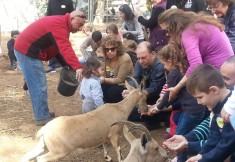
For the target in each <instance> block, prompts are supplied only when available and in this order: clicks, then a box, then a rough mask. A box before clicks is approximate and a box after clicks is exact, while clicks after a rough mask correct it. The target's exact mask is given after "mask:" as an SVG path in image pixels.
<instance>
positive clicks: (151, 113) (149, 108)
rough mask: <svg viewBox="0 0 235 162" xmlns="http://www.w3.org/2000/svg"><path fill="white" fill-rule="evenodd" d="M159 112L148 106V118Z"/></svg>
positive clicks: (154, 106) (152, 106) (154, 107)
mask: <svg viewBox="0 0 235 162" xmlns="http://www.w3.org/2000/svg"><path fill="white" fill-rule="evenodd" d="M159 112H160V110H158V109H156V105H148V116H153V115H154V114H157V113H159Z"/></svg>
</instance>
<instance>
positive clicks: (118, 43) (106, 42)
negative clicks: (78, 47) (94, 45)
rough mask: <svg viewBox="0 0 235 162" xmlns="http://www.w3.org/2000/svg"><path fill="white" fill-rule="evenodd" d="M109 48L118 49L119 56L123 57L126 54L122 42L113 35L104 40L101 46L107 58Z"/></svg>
mask: <svg viewBox="0 0 235 162" xmlns="http://www.w3.org/2000/svg"><path fill="white" fill-rule="evenodd" d="M107 46H112V47H116V49H117V56H121V55H123V54H124V48H123V45H122V42H121V41H119V40H117V38H116V37H115V36H113V35H108V36H106V37H105V38H104V39H103V40H102V44H101V47H102V49H103V53H104V55H105V57H106V50H105V48H106V47H107Z"/></svg>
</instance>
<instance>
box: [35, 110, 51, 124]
mask: <svg viewBox="0 0 235 162" xmlns="http://www.w3.org/2000/svg"><path fill="white" fill-rule="evenodd" d="M54 117H55V113H54V112H50V117H49V118H47V119H45V120H39V121H35V124H36V126H44V125H46V124H47V123H48V122H49V121H51V120H52V119H54Z"/></svg>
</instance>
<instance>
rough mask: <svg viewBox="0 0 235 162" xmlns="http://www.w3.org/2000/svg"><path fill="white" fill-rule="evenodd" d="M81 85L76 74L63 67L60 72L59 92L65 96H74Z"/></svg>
mask: <svg viewBox="0 0 235 162" xmlns="http://www.w3.org/2000/svg"><path fill="white" fill-rule="evenodd" d="M78 85H79V82H78V80H77V79H76V72H75V71H74V70H72V69H70V68H69V67H63V69H62V70H61V72H60V81H59V84H58V87H57V90H58V92H59V93H60V94H61V95H63V96H72V95H74V93H75V92H76V90H77V87H78Z"/></svg>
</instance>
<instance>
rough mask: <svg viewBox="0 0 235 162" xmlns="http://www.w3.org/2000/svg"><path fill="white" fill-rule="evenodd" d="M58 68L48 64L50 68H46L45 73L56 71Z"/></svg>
mask: <svg viewBox="0 0 235 162" xmlns="http://www.w3.org/2000/svg"><path fill="white" fill-rule="evenodd" d="M55 72H56V70H55V68H53V67H50V66H48V68H47V69H46V70H45V73H55Z"/></svg>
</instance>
